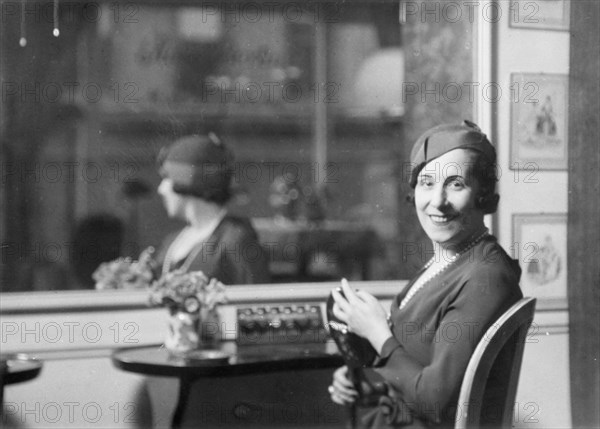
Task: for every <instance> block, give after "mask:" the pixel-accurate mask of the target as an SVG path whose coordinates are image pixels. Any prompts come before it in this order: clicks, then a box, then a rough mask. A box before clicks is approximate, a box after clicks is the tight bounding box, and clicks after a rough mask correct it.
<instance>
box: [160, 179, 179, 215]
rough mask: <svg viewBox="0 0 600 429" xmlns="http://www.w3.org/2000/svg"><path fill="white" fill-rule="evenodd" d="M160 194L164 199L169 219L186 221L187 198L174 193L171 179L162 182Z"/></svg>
mask: <svg viewBox="0 0 600 429" xmlns="http://www.w3.org/2000/svg"><path fill="white" fill-rule="evenodd" d="M158 193H159V194H160V196H161V197H162V199H163V205H164V206H165V210H167V214H168V215H169V217H171V218H179V219H184V215H185V208H184V207H185V198H184V197H183V196H181V195H179V194H178V193H177V192H175V191H173V181H172V180H171V179H168V178H164V179H163V180H162V182H160V185H158Z"/></svg>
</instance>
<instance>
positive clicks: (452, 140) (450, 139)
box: [410, 120, 496, 188]
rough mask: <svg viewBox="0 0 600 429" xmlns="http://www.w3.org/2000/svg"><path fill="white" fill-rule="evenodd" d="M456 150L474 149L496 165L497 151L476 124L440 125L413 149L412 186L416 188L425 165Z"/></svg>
mask: <svg viewBox="0 0 600 429" xmlns="http://www.w3.org/2000/svg"><path fill="white" fill-rule="evenodd" d="M454 149H472V150H475V151H477V152H479V153H481V154H482V155H483V156H484V157H485V159H486V160H487V161H488V162H489V163H490V164H495V163H496V149H495V148H494V146H493V145H492V144H491V143H490V141H489V140H488V138H487V136H486V135H485V134H484V133H483V132H482V131H481V129H480V128H479V127H478V126H477V125H476V124H475V123H473V122H471V121H467V120H465V121H464V122H463V123H462V124H442V125H438V126H436V127H433V128H431V129H429V130H427V131H425V133H423V134H422V135H421V137H419V138H418V139H417V141H416V142H415V144H414V146H413V148H412V151H411V153H410V161H411V175H410V186H411V187H412V188H414V187H415V186H416V184H417V175H418V174H419V171H421V169H422V168H423V166H425V164H427V163H428V162H430V161H431V160H433V159H435V158H438V157H440V156H442V155H443V154H445V153H447V152H450V151H451V150H454Z"/></svg>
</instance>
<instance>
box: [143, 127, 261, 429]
mask: <svg viewBox="0 0 600 429" xmlns="http://www.w3.org/2000/svg"><path fill="white" fill-rule="evenodd" d="M158 162H159V165H160V174H161V176H162V178H163V179H162V181H161V183H160V185H159V187H158V193H159V194H160V195H161V197H162V198H163V203H164V206H165V209H166V211H167V214H168V215H169V216H170V217H172V218H175V219H179V220H183V221H185V222H186V223H187V226H186V227H184V228H183V229H182V230H181V231H179V232H177V233H175V234H171V235H169V236H168V237H167V238H166V239H165V242H164V243H163V245H162V246H161V248H160V249H159V251H158V254H157V256H156V259H157V262H158V265H159V266H158V269H159V270H160V272H159V273H158V275H160V274H161V273H162V274H164V273H167V272H169V271H171V270H175V269H183V270H185V271H202V272H203V273H204V274H205V275H206V276H207V277H209V278H213V277H214V278H216V279H218V280H219V281H221V282H222V283H223V284H225V285H240V284H252V283H268V282H269V280H270V278H269V271H268V266H267V260H266V257H265V255H264V253H263V251H262V248H261V246H260V244H259V243H258V238H257V235H256V232H255V231H254V229H253V228H252V225H251V224H250V222H249V221H248V220H247V219H241V218H236V217H233V216H230V215H228V214H227V208H226V204H227V202H228V201H229V199H230V197H231V194H232V192H231V181H232V176H233V154H232V152H231V151H230V150H229V149H228V148H227V147H226V146H225V144H224V143H223V142H222V141H221V140H220V139H219V138H218V137H217V136H216V135H215V134H213V133H210V134H208V135H207V136H201V135H190V136H186V137H182V138H181V139H179V140H177V141H175V142H174V143H173V144H172V145H171V146H169V147H168V148H165V149H163V150H162V151H161V153H160V155H159V159H158ZM201 391H202V386H201V383H195V384H193V385H192V387H191V392H190V394H189V395H190V398H191V401H193V400H194V398H196V396H195V395H196V394H198V392H201ZM176 395H177V383H175V380H172V379H170V378H168V379H165V378H155V377H152V378H148V379H147V380H146V382H145V383H144V385H143V387H142V390H141V392H139V393H138V397H137V401H136V402H137V403H138V404H139V405H140V416H139V417H138V419H139V420H140V423H141V427H146V426H150V422H151V421H153V420H154V421H155V424H158V423H160V419H164V418H165V417H164V416H167V415H170V414H171V413H172V412H173V408H174V406H175V403H174V402H173V398H175V397H176ZM150 398H152V400H151V402H152V404H153V405H154V410H152V415H153V416H154V417H152V416H150V411H151V410H150V408H151V407H150V404H149V401H150ZM190 403H194V402H190ZM163 407H164V408H163Z"/></svg>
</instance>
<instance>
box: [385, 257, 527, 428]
mask: <svg viewBox="0 0 600 429" xmlns="http://www.w3.org/2000/svg"><path fill="white" fill-rule="evenodd" d="M476 271H477V272H476V273H473V274H472V275H471V276H470V278H469V279H468V280H466V281H464V283H463V284H462V285H460V286H459V289H458V292H457V293H456V294H455V296H454V298H453V299H452V300H451V301H450V303H449V305H448V306H447V307H446V308H445V310H443V314H441V316H440V317H441V318H440V321H439V325H438V326H437V329H436V331H435V337H434V339H433V341H432V344H431V347H432V349H431V350H432V353H431V361H430V363H429V364H427V365H422V364H421V363H419V361H417V360H416V359H415V358H413V357H412V356H410V355H409V354H408V353H407V351H406V349H405V347H403V345H402V342H401V341H402V339H398V338H390V339H388V340H387V341H386V343H384V346H383V349H382V353H381V356H380V365H381V366H380V367H378V368H375V369H374V370H373V371H375V372H376V373H377V375H379V376H381V377H382V378H383V379H384V380H385V381H386V382H387V384H388V385H389V386H390V387H391V388H392V389H393V390H394V392H395V393H396V395H397V397H398V398H399V399H400V400H401V401H403V402H404V403H405V404H406V405H407V406H408V407H409V408H410V410H411V412H412V413H413V415H417V416H419V418H420V419H426V420H430V421H432V422H438V423H439V422H441V421H442V420H447V418H448V416H445V415H444V413H446V412H449V410H448V407H449V406H453V405H455V401H456V400H457V399H458V393H459V391H460V386H461V383H462V379H463V376H464V373H465V370H466V367H467V365H468V363H469V359H470V358H471V355H472V353H473V350H474V349H475V347H476V345H477V343H478V342H479V340H480V338H481V337H482V336H483V334H484V332H485V330H486V329H487V328H488V327H489V326H490V325H491V324H492V323H493V322H494V321H495V320H496V318H497V317H499V316H500V314H502V312H503V311H505V310H506V309H507V308H508V307H509V306H510V305H511V304H512V303H513V302H514V301H516V299H518V297H517V296H515V289H516V290H518V287H515V286H516V285H515V280H514V275H512V273H510V272H508V271H507V270H500V269H498V267H497V266H495V265H492V264H483V265H482V266H481V267H479V269H477V270H476ZM419 340H420V339H419ZM419 340H416V341H419Z"/></svg>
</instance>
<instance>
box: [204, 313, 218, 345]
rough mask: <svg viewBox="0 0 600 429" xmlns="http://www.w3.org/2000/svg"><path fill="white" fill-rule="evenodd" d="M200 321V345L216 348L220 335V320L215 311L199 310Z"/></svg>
mask: <svg viewBox="0 0 600 429" xmlns="http://www.w3.org/2000/svg"><path fill="white" fill-rule="evenodd" d="M200 319H201V320H200V343H201V344H202V345H203V346H206V347H209V348H214V347H217V346H218V344H219V339H220V335H221V324H220V322H221V320H220V318H219V313H218V312H217V309H216V308H213V309H211V310H209V309H207V308H206V307H203V308H202V309H200Z"/></svg>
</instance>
